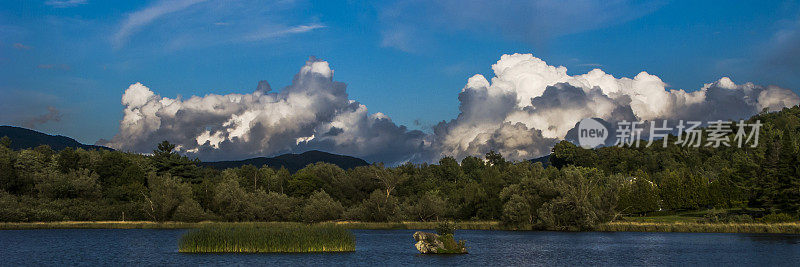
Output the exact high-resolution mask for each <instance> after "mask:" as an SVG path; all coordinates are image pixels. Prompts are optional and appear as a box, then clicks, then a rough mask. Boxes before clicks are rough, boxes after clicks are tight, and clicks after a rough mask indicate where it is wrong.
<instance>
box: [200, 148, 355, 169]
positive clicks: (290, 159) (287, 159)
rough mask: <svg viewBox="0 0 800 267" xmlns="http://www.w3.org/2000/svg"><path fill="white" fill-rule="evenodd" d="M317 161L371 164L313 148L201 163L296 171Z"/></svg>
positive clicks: (343, 165) (344, 165) (345, 166)
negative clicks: (276, 154)
mask: <svg viewBox="0 0 800 267" xmlns="http://www.w3.org/2000/svg"><path fill="white" fill-rule="evenodd" d="M317 162H327V163H330V164H334V165H336V166H339V167H341V168H342V169H352V168H355V167H358V166H366V165H369V163H367V162H366V161H364V160H363V159H360V158H356V157H350V156H344V155H336V154H331V153H327V152H322V151H317V150H311V151H307V152H304V153H302V154H283V155H280V156H277V157H272V158H267V157H258V158H252V159H245V160H234V161H213V162H202V163H200V166H204V167H211V168H214V169H220V170H222V169H227V168H236V167H241V166H244V165H253V166H256V167H261V166H263V165H267V166H269V167H272V168H280V167H285V168H286V169H287V170H289V172H292V173H294V172H296V171H298V170H300V169H302V168H303V167H305V166H306V165H308V164H311V163H317Z"/></svg>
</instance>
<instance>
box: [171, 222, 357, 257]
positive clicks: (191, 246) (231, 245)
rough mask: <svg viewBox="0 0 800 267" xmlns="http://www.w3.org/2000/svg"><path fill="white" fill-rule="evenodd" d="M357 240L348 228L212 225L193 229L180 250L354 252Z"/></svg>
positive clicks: (213, 251) (291, 225) (206, 251)
mask: <svg viewBox="0 0 800 267" xmlns="http://www.w3.org/2000/svg"><path fill="white" fill-rule="evenodd" d="M355 250H356V238H355V236H354V235H353V234H352V233H350V231H348V230H347V229H345V228H344V227H339V226H329V225H326V226H318V225H305V224H284V225H280V226H277V225H273V226H272V227H260V226H257V225H243V226H242V225H240V226H234V227H230V226H228V227H226V226H210V227H202V228H199V229H192V230H189V232H187V233H186V234H184V235H183V237H181V240H180V244H179V251H180V252H186V253H309V252H311V253H313V252H352V251H355Z"/></svg>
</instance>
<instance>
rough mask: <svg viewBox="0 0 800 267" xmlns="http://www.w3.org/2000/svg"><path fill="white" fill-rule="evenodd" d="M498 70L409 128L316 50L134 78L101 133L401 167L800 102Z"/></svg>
mask: <svg viewBox="0 0 800 267" xmlns="http://www.w3.org/2000/svg"><path fill="white" fill-rule="evenodd" d="M492 70H493V71H494V77H491V79H487V78H486V77H484V76H483V75H475V76H472V77H471V78H469V79H468V81H467V84H466V85H465V86H464V88H463V89H462V91H461V92H460V93H459V95H458V99H459V101H460V102H461V104H460V106H459V110H460V114H459V115H458V117H457V118H454V119H452V120H450V121H443V122H440V123H439V124H437V125H435V126H434V127H433V132H432V133H424V132H421V131H410V130H408V129H407V128H406V127H405V126H402V125H397V124H395V123H394V122H392V120H391V118H389V116H387V115H385V114H383V113H380V112H375V113H370V112H368V110H367V107H366V106H364V105H362V104H360V103H359V102H357V101H355V100H351V99H349V98H348V95H347V92H346V91H345V89H346V85H345V84H344V83H341V82H337V81H334V79H333V76H334V71H333V70H332V69H331V67H330V65H329V64H328V62H325V61H322V60H317V59H315V58H312V59H310V60H308V61H307V62H306V64H305V65H303V66H302V67H301V68H300V70H299V72H298V73H297V74H296V75H295V77H294V80H293V81H292V84H291V85H289V86H287V87H285V88H283V89H282V90H280V92H272V91H271V86H270V85H269V84H268V83H267V82H266V81H261V82H259V83H258V86H257V87H256V88H257V89H256V90H255V91H254V92H252V93H249V94H228V95H216V94H209V95H205V96H192V97H189V98H188V99H182V98H167V97H162V96H160V95H158V94H157V93H155V92H154V91H153V90H151V89H150V88H148V87H146V86H145V85H143V84H140V83H135V84H133V85H131V86H130V87H128V89H127V90H126V91H125V93H124V95H123V96H122V104H123V105H124V106H125V109H124V117H123V119H122V121H121V122H120V131H119V133H118V134H117V135H116V136H115V137H114V138H113V139H112V140H110V141H106V142H102V143H101V144H103V145H108V146H111V147H114V148H117V149H122V150H129V151H135V152H149V151H151V150H152V149H153V147H154V146H155V144H157V143H158V142H160V141H162V140H168V141H170V142H173V143H176V144H177V145H178V147H179V148H180V151H181V152H183V153H187V154H191V155H195V156H198V157H200V158H201V159H203V160H221V159H242V158H247V157H253V156H269V155H276V154H280V153H286V152H301V151H305V150H310V149H320V150H324V151H329V152H334V153H341V154H347V155H353V156H358V157H362V158H365V159H367V160H370V161H382V162H386V163H389V164H397V163H402V162H406V161H411V162H431V161H435V160H438V159H439V158H440V157H442V156H454V157H456V158H458V159H461V158H463V157H466V156H470V155H482V154H484V153H486V152H488V151H489V150H495V151H498V152H500V153H502V154H503V155H505V156H506V157H507V158H509V159H512V160H526V159H531V158H535V157H539V156H543V155H546V154H548V153H549V152H550V149H551V148H552V146H553V145H554V144H555V143H556V142H558V141H559V140H563V139H565V138H566V137H567V135H568V133H569V132H570V130H572V129H573V128H574V127H575V125H576V123H578V122H579V121H580V120H582V119H584V118H600V119H603V120H605V121H607V122H618V121H622V120H628V121H634V120H663V119H668V120H673V121H674V120H680V119H683V120H695V121H711V120H720V119H721V120H729V119H740V118H745V117H748V116H751V115H753V114H756V113H758V112H760V111H762V110H763V109H767V110H771V111H775V110H779V109H781V108H783V107H789V106H794V105H797V104H798V103H800V97H798V95H797V94H795V93H794V92H792V91H791V90H788V89H785V88H780V87H777V86H760V85H755V84H753V83H743V84H736V83H735V82H734V81H733V80H731V79H730V78H727V77H722V78H720V79H719V80H717V81H715V82H712V83H708V84H705V85H704V86H703V87H701V88H699V89H698V90H694V91H685V90H682V89H669V88H668V86H667V84H666V83H665V82H664V81H662V80H661V79H660V78H659V77H658V76H655V75H652V74H649V73H647V72H641V73H639V74H638V75H636V76H635V77H633V78H625V77H622V78H617V77H614V76H613V75H611V74H608V73H605V72H603V71H602V70H600V69H594V70H592V71H589V72H588V73H585V74H579V75H569V74H567V69H566V68H565V67H562V66H552V65H549V64H547V62H545V61H544V60H542V59H539V58H536V57H534V56H533V55H531V54H513V55H503V56H502V57H501V58H500V60H499V61H497V63H496V64H494V65H493V66H492Z"/></svg>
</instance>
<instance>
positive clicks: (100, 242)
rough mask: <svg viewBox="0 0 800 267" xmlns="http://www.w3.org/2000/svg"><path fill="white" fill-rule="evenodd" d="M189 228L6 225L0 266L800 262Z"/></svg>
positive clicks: (688, 252) (390, 233)
mask: <svg viewBox="0 0 800 267" xmlns="http://www.w3.org/2000/svg"><path fill="white" fill-rule="evenodd" d="M184 232H185V230H149V229H134V230H110V229H108V230H107V229H91V230H85V229H69V230H67V229H64V230H13V231H0V265H3V266H9V265H14V266H16V265H37V266H41V265H48V266H50V265H58V266H63V265H91V266H97V265H158V266H163V265H173V266H174V265H181V266H187V265H189V266H193V265H293V266H297V265H337V266H338V265H348V266H351V265H369V266H376V265H377V266H383V265H469V266H476V265H482V266H498V265H499V266H504V265H545V266H564V265H615V266H618V265H712V264H714V265H717V264H720V265H787V266H788V265H794V266H798V265H800V235H763V234H688V233H622V232H620V233H597V232H583V233H563V232H512V231H470V230H459V231H456V239H464V240H467V245H468V247H469V252H470V254H468V255H449V256H444V255H420V254H419V253H418V252H417V251H416V249H415V248H414V240H413V239H412V237H411V235H412V234H413V233H414V231H413V230H354V231H353V233H354V234H355V235H356V240H357V241H356V242H357V245H356V252H352V253H320V254H182V253H178V239H179V238H180V236H181V234H183V233H184Z"/></svg>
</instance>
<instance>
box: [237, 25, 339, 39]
mask: <svg viewBox="0 0 800 267" xmlns="http://www.w3.org/2000/svg"><path fill="white" fill-rule="evenodd" d="M325 27H326V26H325V25H322V24H316V23H314V24H308V25H297V26H292V27H289V28H284V29H280V30H275V29H262V30H260V31H257V32H254V33H252V34H250V35H248V36H246V37H245V38H244V39H245V40H246V41H259V40H265V39H270V38H276V37H281V36H286V35H291V34H298V33H305V32H310V31H313V30H316V29H321V28H325Z"/></svg>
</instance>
